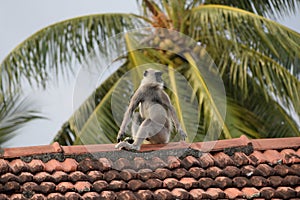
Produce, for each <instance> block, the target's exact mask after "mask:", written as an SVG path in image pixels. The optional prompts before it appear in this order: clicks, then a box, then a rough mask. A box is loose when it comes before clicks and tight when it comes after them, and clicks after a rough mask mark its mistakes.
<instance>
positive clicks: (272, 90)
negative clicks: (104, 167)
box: [0, 0, 300, 145]
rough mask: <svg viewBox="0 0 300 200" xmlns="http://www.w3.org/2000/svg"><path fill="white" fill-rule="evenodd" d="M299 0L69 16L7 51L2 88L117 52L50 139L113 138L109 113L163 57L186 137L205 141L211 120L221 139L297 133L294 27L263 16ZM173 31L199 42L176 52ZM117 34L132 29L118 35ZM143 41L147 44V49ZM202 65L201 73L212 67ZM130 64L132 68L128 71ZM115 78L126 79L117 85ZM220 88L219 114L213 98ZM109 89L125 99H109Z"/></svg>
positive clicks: (211, 0) (177, 4)
mask: <svg viewBox="0 0 300 200" xmlns="http://www.w3.org/2000/svg"><path fill="white" fill-rule="evenodd" d="M299 3H300V1H299V0H283V1H270V0H261V1H254V0H248V1H227V0H225V1H219V0H202V1H199V0H198V1H197V0H186V1H167V0H157V1H154V0H142V1H140V2H139V4H140V5H141V8H142V9H141V15H135V14H98V15H89V16H84V17H78V18H74V19H70V20H66V21H63V22H60V23H57V24H54V25H51V26H49V27H46V28H44V29H42V30H40V31H39V32H37V33H36V34H34V35H33V36H31V37H30V38H28V39H27V40H26V41H24V42H23V43H22V44H20V45H19V46H18V47H17V48H16V49H15V50H14V51H12V52H11V53H10V54H9V55H8V56H7V57H6V59H5V60H4V61H3V62H2V64H1V68H0V70H1V85H2V90H3V91H4V90H14V89H15V88H18V83H19V81H20V80H21V79H24V78H25V79H26V80H27V81H28V82H29V83H30V84H32V85H35V84H38V85H41V86H43V87H46V86H47V80H48V78H49V76H50V75H51V74H53V72H54V74H55V76H59V75H61V74H63V75H64V76H69V74H70V72H72V70H73V68H72V66H74V63H81V64H84V65H87V64H86V63H88V62H90V61H94V62H96V63H97V64H99V66H100V67H99V68H100V69H101V70H103V69H104V67H106V66H101V61H103V60H105V59H107V58H110V59H111V58H113V55H118V57H115V58H114V59H115V63H116V66H115V67H114V68H113V69H114V70H109V72H108V73H107V74H106V76H108V78H107V79H103V80H102V79H101V80H102V81H100V82H99V85H98V86H99V87H97V89H96V90H95V91H94V92H93V94H91V96H90V97H89V98H88V99H87V100H86V101H85V102H84V103H83V104H82V105H81V106H80V107H79V108H78V110H77V111H76V112H75V113H74V114H73V115H72V116H71V117H70V119H69V120H68V121H67V122H66V123H65V124H64V125H63V126H62V129H61V131H60V132H59V133H58V134H57V136H56V137H55V139H54V141H58V142H60V143H61V144H63V145H73V144H82V143H110V142H115V141H116V133H117V131H118V124H117V122H115V120H114V119H115V116H114V113H113V111H112V110H113V109H114V110H115V112H116V113H117V114H118V113H119V115H120V113H122V109H123V108H122V106H118V105H119V103H120V105H124V104H123V103H124V101H126V98H128V97H129V96H130V94H131V93H132V91H133V90H134V88H136V87H137V84H138V77H139V76H140V74H141V73H140V72H139V71H140V69H139V68H138V67H136V66H141V65H144V64H147V63H157V64H162V65H163V67H162V69H164V70H165V71H166V72H167V73H168V77H170V78H169V80H170V88H169V89H170V91H168V92H169V95H170V96H171V99H172V102H173V104H174V105H176V110H177V113H178V115H179V116H181V117H180V118H181V123H182V124H183V127H185V129H186V130H187V132H188V135H189V139H190V140H194V141H195V140H196V141H199V140H203V139H205V138H204V136H205V135H206V133H207V131H209V129H210V128H211V127H212V126H213V125H214V123H215V122H217V123H219V124H221V125H222V132H221V135H220V137H219V135H218V137H219V138H220V139H222V138H232V137H238V136H240V135H241V134H245V135H247V136H249V137H252V138H261V137H288V136H300V124H299V114H300V105H299V100H300V83H299V77H300V75H299V74H300V67H299V63H298V61H299V58H300V45H299V44H300V34H299V33H297V32H295V31H293V30H290V29H288V28H287V27H285V26H283V25H281V24H279V23H277V22H275V21H272V20H270V19H269V18H270V17H272V18H276V17H278V16H284V15H285V14H290V13H294V12H295V10H296V7H297V6H298V5H299ZM145 27H152V29H149V30H150V32H151V30H154V32H155V31H156V32H155V34H154V35H153V34H148V35H147V31H145V30H147V29H140V30H142V31H141V32H140V34H138V33H139V32H137V33H136V34H130V30H132V29H139V28H145ZM154 28H164V30H166V29H168V30H171V34H169V35H167V37H166V35H164V31H161V30H163V29H154ZM173 32H176V33H181V34H182V35H184V36H188V37H189V38H191V39H192V40H193V41H196V45H195V44H193V45H191V46H188V48H189V49H193V50H192V51H186V50H185V49H183V48H182V46H180V45H179V44H180V40H181V38H182V37H178V35H180V34H177V36H176V34H175V35H174V34H173ZM120 33H129V34H121V35H119V36H117V35H118V34H120ZM112 37H113V38H114V39H113V40H108V39H109V38H112ZM140 38H143V40H139V39H140ZM185 42H187V41H185ZM185 44H187V43H185ZM147 45H148V46H147ZM137 46H139V47H140V46H142V47H145V48H140V49H138V48H136V47H137ZM149 46H151V47H153V48H146V47H149ZM178 47H179V48H178ZM203 50H205V51H203ZM115 52H117V54H114V53H115ZM122 52H125V53H124V54H122ZM203 52H204V53H203ZM205 52H207V53H208V54H206V53H205ZM208 55H209V56H208ZM199 59H200V60H206V63H208V64H209V63H211V62H210V61H211V60H213V61H214V63H215V64H216V66H217V70H218V74H220V76H221V78H222V81H223V83H224V88H225V90H223V89H224V88H219V89H220V90H218V89H217V87H215V88H214V89H215V90H216V91H213V90H210V89H209V85H211V84H213V83H210V84H207V83H206V82H205V81H207V78H206V79H205V78H204V77H205V75H204V74H203V72H202V71H199V69H197V68H195V67H194V66H195V65H197V64H199V63H198V62H197V60H199ZM108 60H109V59H108ZM209 66H210V65H209ZM209 66H208V67H207V71H209V72H210V73H213V74H216V73H217V72H216V71H215V68H214V67H209ZM101 67H103V68H101ZM110 69H112V68H110ZM172 69H175V71H176V72H179V73H180V74H181V75H183V76H184V77H185V80H186V81H187V82H188V83H189V85H190V86H191V87H192V95H191V97H190V99H189V102H195V101H194V100H196V103H197V105H196V107H195V109H196V111H197V112H196V118H197V124H196V125H195V124H194V123H191V122H194V121H193V119H194V118H195V116H194V115H193V114H194V110H195V109H190V110H189V109H185V108H186V106H185V103H186V102H188V101H186V100H183V99H184V98H179V97H180V96H179V95H178V94H177V93H176V91H182V90H183V89H184V87H185V86H184V84H182V82H181V81H180V80H178V79H176V76H175V75H174V74H175V73H174V71H173V70H172ZM132 70H136V71H137V72H136V75H135V76H134V77H132V76H126V73H127V72H129V71H132ZM120 80H122V81H125V82H126V83H127V84H121V86H122V87H121V86H120ZM4 85H5V86H6V87H5V88H4V87H3V86H4ZM124 86H127V87H125V88H124ZM218 86H219V85H218ZM224 91H226V100H227V103H226V105H227V109H226V119H224V112H223V111H222V109H223V108H222V107H220V106H218V101H219V100H218V98H217V97H215V95H214V94H215V93H214V92H216V93H219V92H221V93H222V92H224ZM114 94H117V95H119V96H120V95H121V96H122V97H124V98H117V100H119V101H120V102H118V101H116V102H115V104H111V102H112V99H113V95H114ZM224 94H225V93H224ZM192 105H194V103H192ZM112 106H113V107H114V108H113V109H112ZM185 112H186V113H185ZM183 115H185V117H182V116H183ZM195 127H196V130H195ZM188 130H195V135H193V136H192V137H191V136H190V134H191V133H190V132H189V131H188ZM213 139H216V138H213Z"/></svg>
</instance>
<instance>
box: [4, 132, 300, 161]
mask: <svg viewBox="0 0 300 200" xmlns="http://www.w3.org/2000/svg"><path fill="white" fill-rule="evenodd" d="M299 146H300V137H291V138H269V139H251V140H250V139H248V138H247V137H246V136H244V135H242V136H241V137H239V138H234V139H227V140H217V141H207V142H195V143H186V142H182V141H181V142H171V143H168V144H143V145H142V146H141V152H150V151H156V150H180V149H187V148H190V149H194V150H196V151H201V152H216V151H226V150H227V152H229V153H230V152H234V149H237V151H241V149H243V148H246V149H247V148H248V147H251V151H253V150H270V149H274V150H275V149H285V148H298V147H299ZM232 150H233V151H232ZM118 151H121V150H118V149H115V144H94V145H78V146H61V145H60V144H59V143H57V142H55V143H53V144H51V145H42V146H29V147H14V148H4V149H3V151H2V152H1V153H0V158H5V159H11V158H18V157H25V156H33V155H41V154H51V153H63V154H65V155H72V154H87V153H98V152H118Z"/></svg>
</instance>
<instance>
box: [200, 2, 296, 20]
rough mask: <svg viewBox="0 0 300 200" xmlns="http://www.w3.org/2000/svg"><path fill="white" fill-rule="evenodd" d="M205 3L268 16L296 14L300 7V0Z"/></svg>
mask: <svg viewBox="0 0 300 200" xmlns="http://www.w3.org/2000/svg"><path fill="white" fill-rule="evenodd" d="M205 4H221V5H227V6H232V7H237V8H240V9H243V10H247V11H250V12H253V13H256V14H258V15H262V16H266V17H272V18H274V17H278V16H286V15H291V14H295V13H296V11H297V8H299V5H300V1H299V0H281V1H276V0H271V1H270V0H259V1H257V0H245V1H231V0H225V1H222V2H220V0H205Z"/></svg>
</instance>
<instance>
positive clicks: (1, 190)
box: [0, 137, 300, 200]
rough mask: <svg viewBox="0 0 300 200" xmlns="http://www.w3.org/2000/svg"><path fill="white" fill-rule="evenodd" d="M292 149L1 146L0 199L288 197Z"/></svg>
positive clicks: (299, 192) (297, 175)
mask: <svg viewBox="0 0 300 200" xmlns="http://www.w3.org/2000/svg"><path fill="white" fill-rule="evenodd" d="M213 145H215V146H213ZM299 146H300V138H287V139H286V138H284V139H259V140H249V139H247V138H246V137H241V138H236V139H232V140H223V141H216V142H207V143H193V144H187V143H183V142H177V143H170V144H168V145H142V151H141V152H129V151H124V150H116V149H114V145H113V144H107V145H87V146H74V147H61V146H59V145H58V143H55V144H53V145H45V146H40V147H37V148H36V147H34V148H29V147H21V148H11V149H4V154H3V155H0V199H1V200H2V199H247V198H248V199H257V200H258V199H293V198H298V197H299V196H300V148H299ZM204 147H211V148H212V149H210V151H207V152H203V151H202V150H201V149H203V148H204ZM272 147H273V148H272ZM206 149H207V148H206Z"/></svg>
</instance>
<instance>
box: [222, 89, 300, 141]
mask: <svg viewBox="0 0 300 200" xmlns="http://www.w3.org/2000/svg"><path fill="white" fill-rule="evenodd" d="M255 87H259V86H258V85H254V86H252V87H251V91H253V90H254V88H255ZM256 90H257V89H256ZM233 92H234V91H228V93H227V94H228V95H229V96H228V108H227V117H226V123H227V124H228V126H229V127H230V130H231V132H232V133H233V134H234V136H235V137H239V136H240V135H241V134H246V135H248V136H250V137H252V138H267V137H270V138H272V137H295V136H299V135H300V125H299V124H297V119H296V118H295V115H293V114H292V113H289V112H288V111H287V109H284V108H283V107H282V105H280V103H279V102H277V101H276V100H269V101H266V100H265V99H264V98H263V95H264V94H263V93H262V92H261V93H260V97H259V94H257V95H252V96H249V97H247V98H246V99H244V100H242V99H243V98H241V95H242V92H240V95H237V96H235V95H233ZM234 93H236V92H234ZM298 120H299V119H298Z"/></svg>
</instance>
